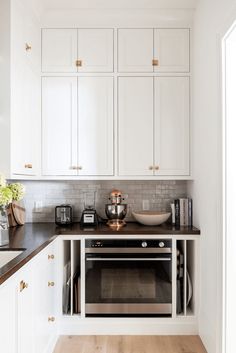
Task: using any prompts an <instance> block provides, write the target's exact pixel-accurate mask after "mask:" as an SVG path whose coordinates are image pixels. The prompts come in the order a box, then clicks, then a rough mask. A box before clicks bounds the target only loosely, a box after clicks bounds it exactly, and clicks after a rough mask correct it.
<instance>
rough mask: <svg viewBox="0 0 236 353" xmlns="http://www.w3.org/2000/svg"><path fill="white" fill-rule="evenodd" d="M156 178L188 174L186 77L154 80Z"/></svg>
mask: <svg viewBox="0 0 236 353" xmlns="http://www.w3.org/2000/svg"><path fill="white" fill-rule="evenodd" d="M154 80H155V81H154V82H155V109H154V111H155V152H154V153H155V166H157V167H159V169H158V170H156V172H155V173H156V175H189V78H188V77H156V78H155V79H154Z"/></svg>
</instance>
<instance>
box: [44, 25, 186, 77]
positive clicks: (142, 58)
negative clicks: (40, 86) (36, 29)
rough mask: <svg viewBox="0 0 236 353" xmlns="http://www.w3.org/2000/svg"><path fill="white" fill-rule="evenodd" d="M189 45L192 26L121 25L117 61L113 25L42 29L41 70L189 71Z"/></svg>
mask: <svg viewBox="0 0 236 353" xmlns="http://www.w3.org/2000/svg"><path fill="white" fill-rule="evenodd" d="M189 49H190V48H189V29H181V28H178V29H118V31H117V63H116V60H114V30H113V29H43V30H42V72H43V73H52V72H56V73H77V72H79V73H80V72H81V73H82V72H91V73H99V72H100V73H103V72H104V73H105V72H113V71H114V67H115V68H117V71H118V72H145V73H147V72H150V73H151V72H172V73H175V72H176V73H177V72H186V73H187V72H189V62H190V55H189ZM115 52H116V51H115ZM115 59H116V58H115ZM114 62H115V65H114Z"/></svg>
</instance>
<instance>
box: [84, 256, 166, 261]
mask: <svg viewBox="0 0 236 353" xmlns="http://www.w3.org/2000/svg"><path fill="white" fill-rule="evenodd" d="M86 261H171V257H146V258H145V257H86Z"/></svg>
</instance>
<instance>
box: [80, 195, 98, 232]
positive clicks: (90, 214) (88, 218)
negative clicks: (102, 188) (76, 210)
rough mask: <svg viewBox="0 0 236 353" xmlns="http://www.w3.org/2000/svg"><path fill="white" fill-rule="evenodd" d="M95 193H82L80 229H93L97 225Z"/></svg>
mask: <svg viewBox="0 0 236 353" xmlns="http://www.w3.org/2000/svg"><path fill="white" fill-rule="evenodd" d="M95 202H96V191H88V192H85V193H84V210H83V212H82V216H81V219H80V224H81V226H82V227H87V226H88V227H95V226H97V224H98V217H97V213H96V210H95Z"/></svg>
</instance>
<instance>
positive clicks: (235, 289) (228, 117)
mask: <svg viewBox="0 0 236 353" xmlns="http://www.w3.org/2000/svg"><path fill="white" fill-rule="evenodd" d="M235 63H236V24H235V26H234V29H233V31H232V32H230V34H229V35H227V37H226V41H225V64H226V72H225V91H226V96H225V133H226V141H225V142H226V143H225V145H226V146H225V147H226V153H227V154H226V160H225V164H226V170H225V172H226V175H225V181H226V195H225V196H226V199H225V206H226V217H225V221H226V223H225V225H226V232H225V233H226V242H225V250H226V271H227V273H226V295H225V298H226V352H227V353H235V350H236V349H235V347H236V343H235V317H236V303H235V293H236V282H235V278H236V256H235V253H236V237H235V214H236V205H235V199H236V183H235V175H236V164H235V151H236V139H235V132H236V119H235V116H236V100H235V92H236V66H235Z"/></svg>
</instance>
